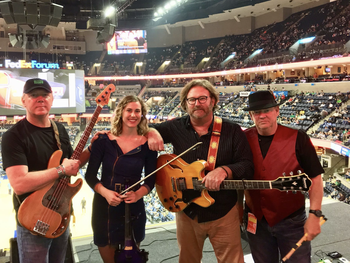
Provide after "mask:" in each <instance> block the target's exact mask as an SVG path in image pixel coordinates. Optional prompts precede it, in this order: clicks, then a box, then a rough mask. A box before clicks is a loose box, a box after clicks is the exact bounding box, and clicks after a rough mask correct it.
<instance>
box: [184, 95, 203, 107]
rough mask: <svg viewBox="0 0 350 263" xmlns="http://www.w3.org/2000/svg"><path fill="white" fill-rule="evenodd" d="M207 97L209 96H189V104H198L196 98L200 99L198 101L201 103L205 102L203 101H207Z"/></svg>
mask: <svg viewBox="0 0 350 263" xmlns="http://www.w3.org/2000/svg"><path fill="white" fill-rule="evenodd" d="M207 99H208V96H200V97H198V98H188V99H186V100H187V103H188V104H189V105H194V104H196V100H198V102H199V103H200V104H203V103H205V102H206V101H207Z"/></svg>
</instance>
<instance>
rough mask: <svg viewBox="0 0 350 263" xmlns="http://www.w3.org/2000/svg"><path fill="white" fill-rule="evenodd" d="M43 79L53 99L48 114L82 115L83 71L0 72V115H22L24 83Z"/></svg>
mask: <svg viewBox="0 0 350 263" xmlns="http://www.w3.org/2000/svg"><path fill="white" fill-rule="evenodd" d="M30 78H42V79H46V80H47V81H48V82H49V83H50V86H51V88H52V93H53V96H54V101H53V105H52V108H51V111H50V113H51V114H61V113H80V112H85V84H84V71H83V70H64V69H27V68H25V69H23V68H6V69H4V68H0V115H7V116H13V115H23V114H25V108H24V107H23V105H22V100H21V99H22V95H23V86H24V83H25V82H26V81H27V79H30Z"/></svg>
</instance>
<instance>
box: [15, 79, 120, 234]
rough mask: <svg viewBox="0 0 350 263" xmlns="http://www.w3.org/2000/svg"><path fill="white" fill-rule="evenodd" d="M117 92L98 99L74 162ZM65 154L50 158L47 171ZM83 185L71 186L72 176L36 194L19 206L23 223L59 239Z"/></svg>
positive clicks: (112, 88)
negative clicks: (100, 115) (76, 195)
mask: <svg viewBox="0 0 350 263" xmlns="http://www.w3.org/2000/svg"><path fill="white" fill-rule="evenodd" d="M113 91H115V86H114V85H113V84H109V85H108V86H107V87H106V88H105V89H104V90H103V92H102V93H101V94H100V95H99V96H98V97H97V98H96V102H97V108H96V109H95V112H94V113H93V115H92V118H91V120H90V122H89V124H88V125H87V126H86V128H85V130H84V132H83V135H82V136H81V138H80V140H79V143H78V145H77V147H76V149H75V150H74V152H73V154H72V157H71V159H73V160H77V159H79V157H80V154H81V153H82V151H83V150H84V146H85V144H86V142H87V140H88V138H89V136H90V134H91V131H92V128H93V127H94V125H95V123H96V121H97V118H98V116H99V114H100V112H101V110H102V108H103V106H104V105H106V104H108V101H109V98H110V95H111V93H112V92H113ZM62 154H63V152H62V151H61V150H57V151H55V152H54V153H53V154H52V155H51V157H50V160H49V163H48V166H47V168H48V169H50V168H53V167H57V166H59V165H60V160H61V157H62ZM82 184H83V181H82V179H77V180H76V182H75V183H74V184H70V176H64V177H62V178H59V179H57V180H56V181H55V182H54V183H52V184H50V185H47V186H46V187H44V188H42V189H40V190H37V191H35V192H34V193H32V194H31V195H29V196H28V197H27V198H26V199H25V200H24V201H23V202H22V204H21V206H20V207H19V210H18V220H19V222H20V223H21V225H22V226H23V227H25V228H26V229H28V230H29V231H31V232H32V233H33V234H37V235H41V236H45V237H47V238H57V237H59V236H60V235H62V234H63V233H64V231H65V230H66V229H67V227H68V225H69V221H70V215H71V206H72V198H73V197H74V195H75V194H76V193H77V192H78V191H79V190H80V188H81V186H82Z"/></svg>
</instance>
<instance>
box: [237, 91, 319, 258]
mask: <svg viewBox="0 0 350 263" xmlns="http://www.w3.org/2000/svg"><path fill="white" fill-rule="evenodd" d="M244 110H245V111H249V115H250V117H251V118H252V120H253V121H254V123H255V127H253V128H250V129H247V130H246V131H245V134H246V136H247V139H248V142H249V144H250V148H251V150H252V152H253V158H254V169H255V172H254V179H255V180H275V179H276V178H278V177H280V176H283V175H287V176H288V175H290V174H293V175H295V174H297V173H298V171H302V172H305V173H306V174H307V175H308V176H309V177H310V178H311V180H312V186H311V188H310V191H309V195H310V210H309V216H308V217H307V216H306V212H305V197H304V195H303V194H302V193H300V192H299V193H296V194H295V193H292V192H286V191H284V192H281V191H278V190H250V191H245V199H246V206H245V207H246V212H247V214H246V215H247V216H248V222H249V221H251V222H254V221H256V220H257V226H256V227H248V229H247V232H248V238H249V244H250V248H251V252H252V256H253V258H254V261H255V263H266V262H269V263H278V262H280V260H281V258H282V257H284V256H285V255H286V254H287V253H288V252H289V251H290V250H291V249H292V248H294V247H295V244H296V243H297V242H298V240H300V238H302V237H303V236H304V234H305V233H307V240H308V241H311V240H312V239H313V238H314V237H316V236H317V235H318V234H319V233H320V232H321V228H320V223H319V222H320V218H319V217H320V216H321V215H322V212H321V210H320V209H321V202H322V197H323V184H322V178H321V175H320V174H321V173H323V172H324V170H323V168H322V167H321V165H320V162H319V160H318V158H317V155H316V152H315V148H314V147H313V145H312V143H311V141H310V138H309V137H308V136H307V134H306V133H305V132H304V131H301V130H299V131H298V130H294V129H291V128H288V127H285V126H283V125H280V124H278V123H277V117H278V115H279V104H278V103H276V101H275V98H274V96H273V94H272V93H270V92H269V91H266V90H265V91H258V92H255V93H251V94H250V95H249V106H248V107H247V108H245V109H244ZM288 262H290V263H293V262H295V263H309V262H311V245H310V242H304V243H303V245H302V246H301V247H300V248H298V250H296V251H295V253H294V254H293V255H292V256H291V258H290V259H289V261H288Z"/></svg>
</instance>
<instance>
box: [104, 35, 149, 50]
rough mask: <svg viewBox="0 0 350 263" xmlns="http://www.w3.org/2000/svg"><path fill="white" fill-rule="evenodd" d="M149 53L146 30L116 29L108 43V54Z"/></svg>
mask: <svg viewBox="0 0 350 263" xmlns="http://www.w3.org/2000/svg"><path fill="white" fill-rule="evenodd" d="M140 53H147V32H146V30H131V31H115V34H114V36H113V38H112V39H111V41H109V42H108V43H107V54H108V55H119V54H140Z"/></svg>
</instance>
